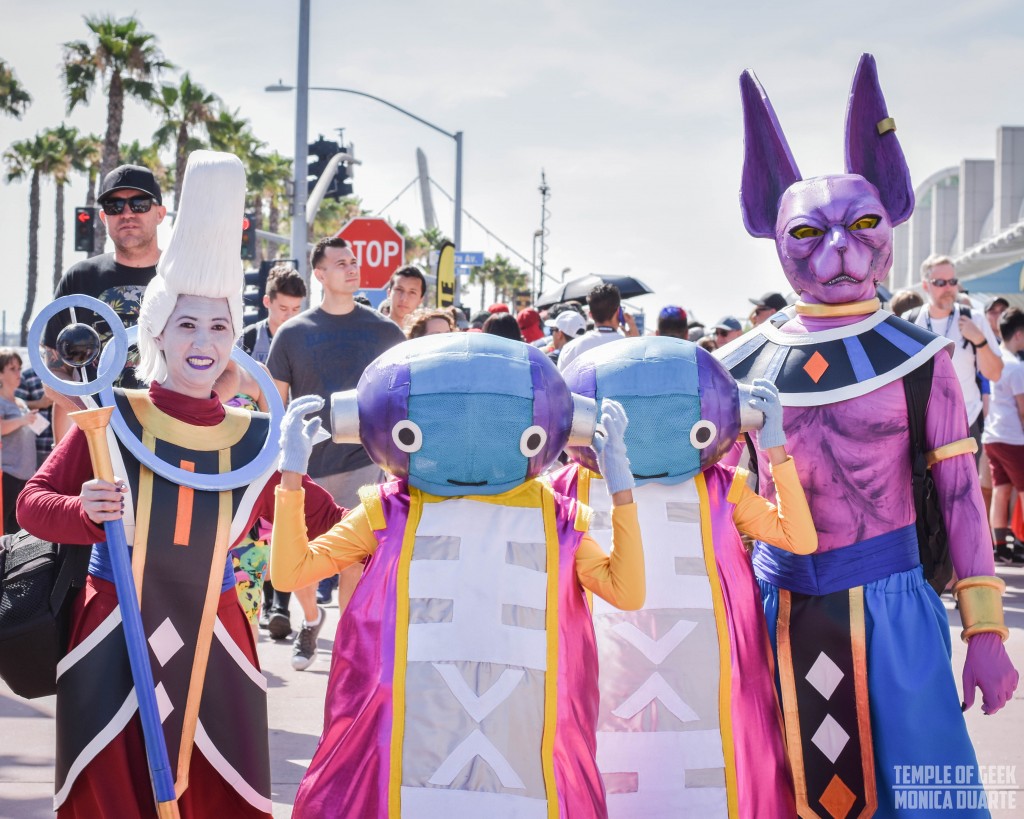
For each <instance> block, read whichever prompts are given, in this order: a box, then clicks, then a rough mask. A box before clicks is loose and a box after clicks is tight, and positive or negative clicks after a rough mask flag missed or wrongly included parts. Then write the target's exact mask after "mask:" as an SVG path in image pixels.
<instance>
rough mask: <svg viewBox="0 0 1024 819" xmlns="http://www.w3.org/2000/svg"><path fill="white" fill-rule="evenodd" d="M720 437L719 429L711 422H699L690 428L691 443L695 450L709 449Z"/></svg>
mask: <svg viewBox="0 0 1024 819" xmlns="http://www.w3.org/2000/svg"><path fill="white" fill-rule="evenodd" d="M717 436H718V427H716V426H715V425H714V424H713V423H712V422H711V421H698V422H697V423H696V424H694V425H693V426H692V427H690V443H691V444H693V448H694V449H707V448H708V447H709V446H711V444H712V443H713V442H714V440H715V438H716V437H717Z"/></svg>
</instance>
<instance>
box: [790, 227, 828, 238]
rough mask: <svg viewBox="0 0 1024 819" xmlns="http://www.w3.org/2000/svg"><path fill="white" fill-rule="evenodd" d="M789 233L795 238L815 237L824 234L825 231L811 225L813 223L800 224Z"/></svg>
mask: <svg viewBox="0 0 1024 819" xmlns="http://www.w3.org/2000/svg"><path fill="white" fill-rule="evenodd" d="M789 235H790V236H792V237H793V238H794V239H814V238H816V237H818V236H824V235H825V231H823V230H822V229H821V228H816V227H811V225H800V226H799V227H795V228H793V229H792V230H791V231H790V232H789Z"/></svg>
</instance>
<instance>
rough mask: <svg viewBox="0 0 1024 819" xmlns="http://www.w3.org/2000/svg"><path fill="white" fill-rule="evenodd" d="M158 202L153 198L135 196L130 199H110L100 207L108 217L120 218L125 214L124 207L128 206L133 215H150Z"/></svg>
mask: <svg viewBox="0 0 1024 819" xmlns="http://www.w3.org/2000/svg"><path fill="white" fill-rule="evenodd" d="M155 203H156V200H155V199H154V198H153V197H152V196H133V197H131V198H130V199H108V200H107V201H106V202H103V203H101V205H100V207H102V208H103V212H104V213H105V214H107V216H120V215H121V214H122V213H124V206H125V205H126V204H127V205H128V207H129V208H131V211H132V213H149V209H150V208H151V207H153V205H154V204H155Z"/></svg>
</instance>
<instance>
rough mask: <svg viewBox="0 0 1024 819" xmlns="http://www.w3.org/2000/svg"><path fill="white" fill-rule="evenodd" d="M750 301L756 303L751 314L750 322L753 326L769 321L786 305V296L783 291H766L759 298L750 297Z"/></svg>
mask: <svg viewBox="0 0 1024 819" xmlns="http://www.w3.org/2000/svg"><path fill="white" fill-rule="evenodd" d="M748 301H749V302H750V303H751V304H753V305H754V309H753V311H752V312H751V314H750V324H751V326H753V327H757V325H758V324H762V323H763V322H766V321H768V319H770V318H771V317H772V316H774V315H775V314H776V313H778V312H779V310H782V309H784V308H785V307H786V298H785V296H783V295H782V294H781V293H765V294H764V295H763V296H761V298H759V299H748Z"/></svg>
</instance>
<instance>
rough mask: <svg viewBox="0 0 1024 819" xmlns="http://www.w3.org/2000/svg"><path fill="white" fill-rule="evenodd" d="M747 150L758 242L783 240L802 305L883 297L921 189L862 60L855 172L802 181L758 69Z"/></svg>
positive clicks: (747, 107) (748, 107) (850, 161)
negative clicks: (899, 236)
mask: <svg viewBox="0 0 1024 819" xmlns="http://www.w3.org/2000/svg"><path fill="white" fill-rule="evenodd" d="M740 93H741V95H742V98H743V122H744V151H745V157H744V162H743V181H742V187H741V190H740V204H741V209H742V212H743V221H744V224H745V225H746V228H747V231H748V232H749V233H750V234H751V235H752V236H757V237H761V238H773V239H775V247H776V250H777V251H778V254H779V260H780V261H781V262H782V267H783V270H785V272H786V277H787V278H788V279H789V282H790V284H791V285H792V286H793V289H794V290H796V291H797V293H799V294H800V297H801V299H802V300H803V301H806V302H818V303H822V304H842V303H845V302H855V301H862V300H865V299H869V298H872V297H874V295H875V285H876V284H877V282H879V281H881V280H882V279H884V278H885V277H886V275H887V274H888V272H889V268H890V267H891V266H892V229H893V227H894V226H896V225H899V224H901V223H903V222H905V221H906V220H907V219H909V218H910V214H911V213H912V212H913V210H914V190H913V186H912V185H911V182H910V171H909V169H908V168H907V163H906V159H905V158H904V156H903V149H902V148H901V147H900V143H899V140H898V139H897V138H896V125H895V121H894V120H893V119H892V118H891V117H890V116H889V114H888V110H887V109H886V105H885V98H884V97H883V96H882V90H881V87H880V86H879V83H878V72H877V69H876V67H875V60H874V57H872V56H871V55H870V54H864V55H863V56H862V57H861V60H860V64H859V65H858V67H857V73H856V74H855V76H854V78H853V89H852V91H851V92H850V101H849V106H848V107H847V113H846V173H845V174H836V175H833V176H820V177H816V178H813V179H806V180H805V179H802V178H801V176H800V171H799V170H798V169H797V166H796V162H795V161H794V159H793V154H792V152H791V151H790V149H789V145H788V144H787V142H786V137H785V135H784V134H783V132H782V127H781V126H780V125H779V121H778V118H777V117H776V115H775V110H774V109H773V108H772V104H771V102H770V101H769V99H768V96H767V94H765V91H764V89H763V88H762V87H761V84H760V83H759V82H758V81H757V78H756V77H755V76H754V75H753V73H752V72H750V71H745V72H744V73H743V74H742V76H741V77H740Z"/></svg>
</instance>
